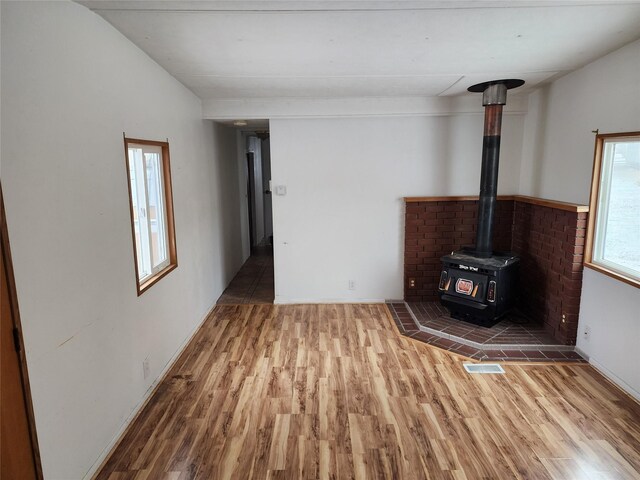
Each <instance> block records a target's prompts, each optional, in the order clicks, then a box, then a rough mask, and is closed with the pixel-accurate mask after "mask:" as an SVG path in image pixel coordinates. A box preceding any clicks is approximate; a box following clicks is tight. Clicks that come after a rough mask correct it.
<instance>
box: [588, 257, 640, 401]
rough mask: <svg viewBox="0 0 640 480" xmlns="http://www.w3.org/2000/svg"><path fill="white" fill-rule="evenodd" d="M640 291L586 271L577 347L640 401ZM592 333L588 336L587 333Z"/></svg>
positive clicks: (592, 271)
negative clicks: (638, 354)
mask: <svg viewBox="0 0 640 480" xmlns="http://www.w3.org/2000/svg"><path fill="white" fill-rule="evenodd" d="M639 307H640V289H638V288H636V287H632V286H631V285H627V284H626V283H624V282H621V281H619V280H616V279H613V278H611V277H608V276H606V275H602V274H601V273H599V272H596V271H594V270H590V269H588V268H585V270H584V279H583V287H582V297H581V299H580V320H579V326H578V328H579V331H578V341H577V347H578V348H579V349H580V351H582V352H584V353H585V354H587V355H588V356H589V361H590V362H591V363H592V364H593V365H595V366H596V367H597V368H598V369H600V371H602V372H603V373H604V374H605V375H607V376H608V377H609V378H610V379H611V380H613V381H614V382H616V383H617V384H618V385H620V386H621V387H622V388H623V389H625V390H626V391H627V392H629V393H630V394H631V395H633V396H634V397H635V398H636V399H638V400H639V401H640V369H638V362H637V357H636V356H635V352H636V351H637V350H638V341H640V321H639V320H638V308H639ZM586 327H589V329H590V333H589V336H588V337H587V338H585V336H584V329H585V328H586Z"/></svg>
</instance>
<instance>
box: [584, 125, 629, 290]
mask: <svg viewBox="0 0 640 480" xmlns="http://www.w3.org/2000/svg"><path fill="white" fill-rule="evenodd" d="M589 211H590V212H591V213H590V218H589V227H588V242H587V250H586V252H585V253H586V255H585V265H586V266H587V267H590V268H593V269H595V270H598V271H600V272H602V273H605V274H607V275H610V276H612V277H614V278H618V279H620V280H622V281H624V282H627V283H629V284H630V285H634V286H637V287H640V132H634V133H620V134H600V135H597V136H596V153H595V162H594V170H593V182H592V186H591V205H590V209H589Z"/></svg>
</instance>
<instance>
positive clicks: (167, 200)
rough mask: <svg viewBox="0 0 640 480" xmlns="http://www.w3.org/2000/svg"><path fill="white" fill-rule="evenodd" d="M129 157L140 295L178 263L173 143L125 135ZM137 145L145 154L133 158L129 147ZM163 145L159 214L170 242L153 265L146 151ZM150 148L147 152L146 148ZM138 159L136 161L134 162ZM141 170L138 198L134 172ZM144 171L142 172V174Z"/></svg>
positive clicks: (155, 150)
mask: <svg viewBox="0 0 640 480" xmlns="http://www.w3.org/2000/svg"><path fill="white" fill-rule="evenodd" d="M124 146H125V159H126V166H127V184H128V188H129V207H130V213H131V235H132V239H133V255H134V264H135V274H136V286H137V290H138V295H141V294H142V293H144V292H145V291H146V290H147V289H148V288H149V287H151V285H153V284H155V283H156V282H157V281H158V280H160V279H161V278H162V277H164V276H165V275H166V274H167V273H169V272H170V271H172V270H173V269H175V268H176V267H177V266H178V260H177V254H176V242H175V228H174V219H173V199H172V191H171V171H170V166H169V143H168V142H157V141H153V140H140V139H133V138H126V137H125V139H124ZM131 148H136V149H141V150H142V155H141V156H140V157H137V158H132V157H131V156H130V155H129V149H131ZM158 149H160V152H161V154H160V164H159V165H158V167H159V168H158V172H157V173H158V177H159V178H158V180H159V182H158V183H159V184H158V192H157V193H158V200H159V202H160V203H161V204H162V208H161V209H160V210H161V211H162V215H161V216H159V217H158V222H159V223H158V226H157V228H158V231H159V232H161V235H162V240H163V242H164V245H165V246H166V258H165V259H164V260H163V261H162V262H160V263H159V264H158V265H155V266H154V265H153V247H152V231H151V229H152V226H151V221H150V220H149V218H148V212H149V210H150V209H149V205H150V201H149V185H148V184H147V175H146V158H145V153H154V154H157V153H158ZM145 150H147V152H145ZM132 162H134V163H132ZM132 171H133V172H134V173H136V172H137V174H135V175H134V178H135V182H136V185H135V194H136V199H135V201H134V198H133V194H134V189H133V188H132V175H131V172H132ZM140 173H142V175H140ZM136 214H137V218H138V220H137V222H138V228H139V231H140V238H139V244H140V252H138V248H137V240H138V239H137V238H136V220H135V218H136Z"/></svg>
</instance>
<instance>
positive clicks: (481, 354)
mask: <svg viewBox="0 0 640 480" xmlns="http://www.w3.org/2000/svg"><path fill="white" fill-rule="evenodd" d="M387 306H388V307H389V310H390V312H391V315H392V317H393V319H394V320H395V322H396V325H397V326H398V329H399V330H400V333H402V334H403V335H405V336H408V337H411V338H413V339H416V340H420V341H422V342H425V343H428V344H429V345H433V346H436V347H439V348H443V349H445V350H448V351H451V352H454V353H458V354H460V355H464V356H467V357H469V358H472V359H474V360H481V361H518V362H523V361H525V362H585V360H584V359H583V358H582V357H581V356H580V355H579V354H577V353H576V352H575V351H574V347H572V346H567V345H562V344H561V343H560V342H558V341H557V340H555V339H553V338H552V337H551V336H550V335H549V334H548V333H546V332H545V330H544V328H543V327H542V326H538V325H535V324H532V323H531V322H530V321H529V320H528V319H527V318H525V317H524V316H522V315H520V314H518V313H517V312H516V313H513V314H509V315H507V316H505V318H504V319H503V320H502V321H500V322H499V323H498V324H496V325H494V326H493V327H491V328H486V327H480V326H476V325H473V324H470V323H466V322H462V321H460V320H456V319H453V318H451V317H450V316H449V313H448V312H447V310H446V309H445V308H444V307H443V306H442V305H440V303H439V302H415V303H405V302H388V303H387Z"/></svg>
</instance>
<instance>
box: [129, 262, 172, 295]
mask: <svg viewBox="0 0 640 480" xmlns="http://www.w3.org/2000/svg"><path fill="white" fill-rule="evenodd" d="M177 267H178V263H177V262H176V263H171V264H169V265H167V266H166V267H165V268H163V269H162V270H160V271H159V272H158V273H156V274H155V275H152V276H151V277H149V278H147V279H145V281H144V282H142V283H139V282H138V283H137V285H138V296H140V295H142V294H143V293H144V292H146V291H147V290H149V288H151V286H152V285H155V284H156V283H157V282H158V281H159V280H160V279H161V278H163V277H164V276H165V275H167V274H168V273H169V272H171V271H173V270H175V269H176V268H177Z"/></svg>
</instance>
